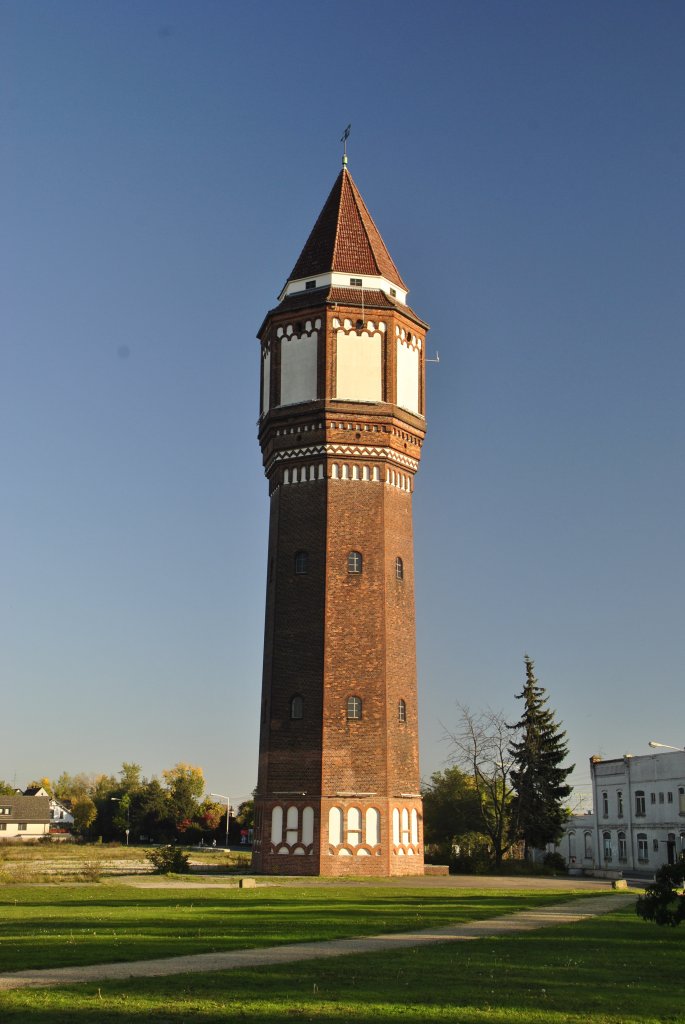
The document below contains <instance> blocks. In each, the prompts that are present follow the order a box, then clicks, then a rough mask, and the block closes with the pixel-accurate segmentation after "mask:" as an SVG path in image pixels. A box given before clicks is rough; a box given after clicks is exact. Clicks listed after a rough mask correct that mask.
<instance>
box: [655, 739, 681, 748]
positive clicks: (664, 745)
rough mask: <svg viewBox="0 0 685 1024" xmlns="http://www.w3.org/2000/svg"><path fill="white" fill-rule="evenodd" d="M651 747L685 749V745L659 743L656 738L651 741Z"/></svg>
mask: <svg viewBox="0 0 685 1024" xmlns="http://www.w3.org/2000/svg"><path fill="white" fill-rule="evenodd" d="M649 746H650V747H663V748H664V750H685V747H672V746H671V744H670V743H657V741H656V740H650V741H649Z"/></svg>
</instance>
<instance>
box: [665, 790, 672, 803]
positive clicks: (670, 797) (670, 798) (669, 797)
mask: <svg viewBox="0 0 685 1024" xmlns="http://www.w3.org/2000/svg"><path fill="white" fill-rule="evenodd" d="M666 800H667V802H668V803H669V804H672V803H673V793H671V792H669V793H668V794H667V796H666Z"/></svg>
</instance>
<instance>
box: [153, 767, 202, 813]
mask: <svg viewBox="0 0 685 1024" xmlns="http://www.w3.org/2000/svg"><path fill="white" fill-rule="evenodd" d="M162 775H163V777H164V781H165V782H166V784H167V789H168V793H169V800H170V801H171V808H172V814H173V817H174V821H175V822H176V824H177V825H180V826H182V827H183V828H184V829H187V828H188V826H189V824H191V823H192V822H194V821H195V819H196V818H197V814H198V809H199V804H200V799H201V797H202V794H203V793H204V789H205V779H204V775H203V773H202V769H201V768H197V767H196V766H195V765H192V764H185V763H184V762H183V761H179V763H178V764H175V765H174V767H173V768H169V769H167V770H166V771H164V772H162Z"/></svg>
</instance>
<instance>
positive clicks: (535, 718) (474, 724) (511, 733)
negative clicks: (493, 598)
mask: <svg viewBox="0 0 685 1024" xmlns="http://www.w3.org/2000/svg"><path fill="white" fill-rule="evenodd" d="M525 666H526V679H525V683H524V685H523V689H522V691H521V693H518V694H516V699H517V700H520V701H522V704H523V707H522V711H521V717H520V718H519V720H518V721H517V722H515V723H513V724H510V723H508V722H507V720H506V717H505V716H504V714H503V713H502V712H499V711H491V710H486V711H479V712H473V711H471V709H470V708H468V707H466V706H464V705H459V710H460V720H459V725H458V728H457V729H456V731H454V732H450V733H448V738H449V741H450V747H451V750H450V754H451V760H452V762H453V764H452V767H450V768H448V769H446V770H445V771H443V772H436V773H435V774H434V775H432V776H431V779H430V782H429V784H428V785H427V786H426V787H424V792H423V799H424V821H425V836H426V842H427V843H432V844H435V845H436V846H438V847H439V848H440V853H441V854H442V856H445V855H446V856H450V857H451V854H452V851H453V850H454V849H456V848H457V847H458V848H459V850H460V851H461V854H462V856H463V855H464V854H466V856H468V857H471V858H473V857H474V855H476V857H477V856H478V855H482V854H485V855H486V856H487V857H488V858H489V859H491V860H492V861H493V862H494V864H495V866H496V867H499V866H500V865H501V863H502V861H503V859H504V858H505V857H506V856H507V854H508V853H509V852H510V850H511V849H512V847H514V846H515V845H517V844H519V843H523V847H524V856H525V857H529V856H530V853H531V851H532V850H533V849H541V848H544V847H545V846H546V845H547V844H548V843H555V842H557V841H558V839H559V837H560V836H561V832H562V828H563V823H564V820H565V818H566V816H567V813H568V812H567V811H566V810H565V806H564V805H565V802H566V800H567V798H568V797H569V795H570V793H571V787H570V786H569V785H568V784H567V783H566V778H567V776H568V775H569V774H570V773H571V772H572V771H573V768H574V767H575V766H574V765H571V766H569V767H563V765H562V762H563V761H564V760H565V758H566V757H567V756H568V746H567V744H566V733H565V732H564V731H563V730H562V729H561V727H560V726H559V724H558V723H557V721H556V718H555V715H554V712H553V711H552V710H551V709H550V708H549V706H548V697H547V695H546V692H545V689H544V687H542V686H540V684H539V682H538V680H537V679H536V677H535V666H534V663H533V661H532V659H531V658H529V657H528V656H527V655H526V657H525Z"/></svg>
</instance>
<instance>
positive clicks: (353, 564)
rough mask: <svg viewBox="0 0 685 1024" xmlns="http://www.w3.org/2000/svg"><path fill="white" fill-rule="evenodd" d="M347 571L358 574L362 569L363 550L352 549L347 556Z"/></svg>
mask: <svg viewBox="0 0 685 1024" xmlns="http://www.w3.org/2000/svg"><path fill="white" fill-rule="evenodd" d="M347 571H348V572H349V573H354V574H355V575H358V574H359V573H360V572H361V571H362V555H361V551H350V553H349V555H348V556H347Z"/></svg>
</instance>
